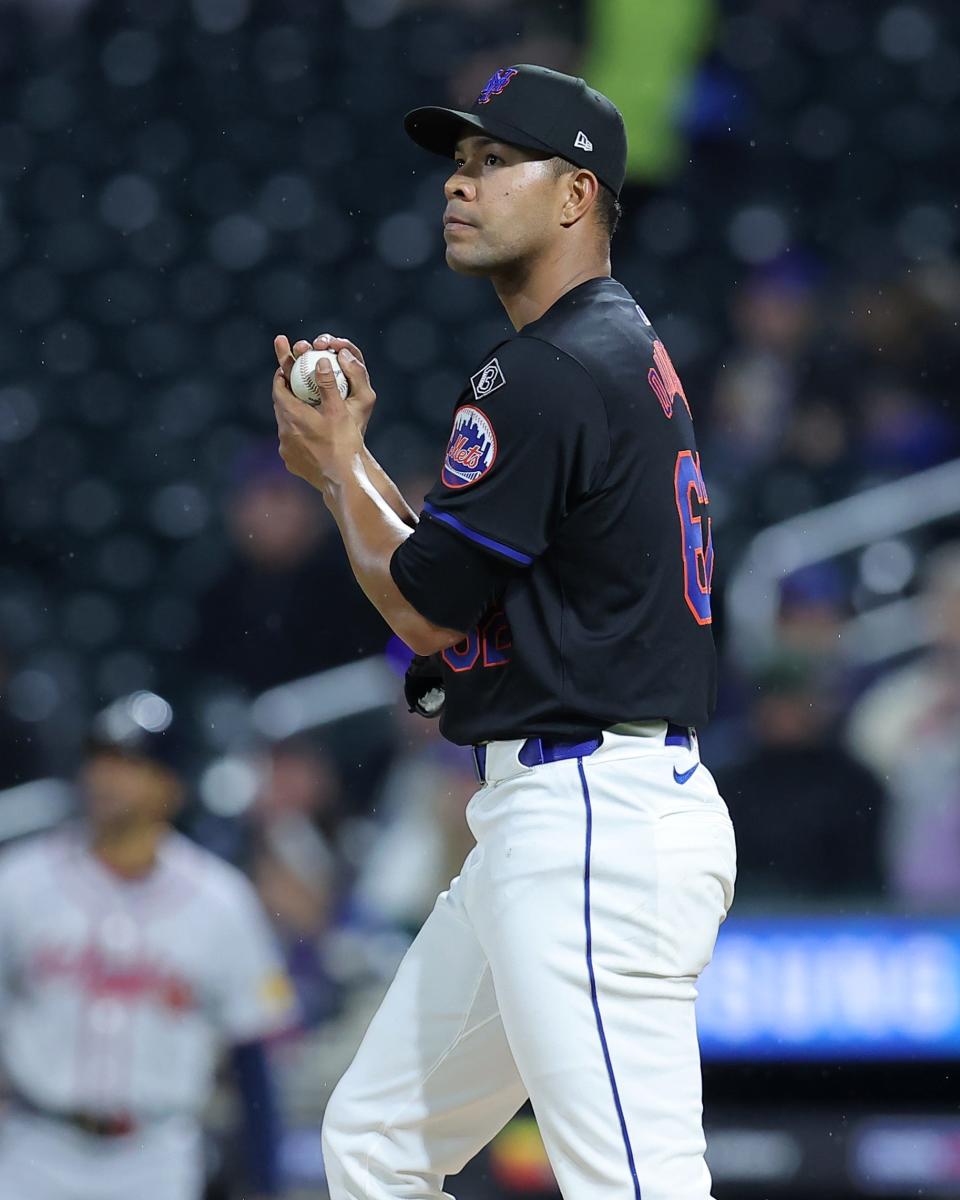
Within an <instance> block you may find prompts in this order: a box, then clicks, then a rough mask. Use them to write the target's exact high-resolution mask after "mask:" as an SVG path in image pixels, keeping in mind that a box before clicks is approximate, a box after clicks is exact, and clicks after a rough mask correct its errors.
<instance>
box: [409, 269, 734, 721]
mask: <svg viewBox="0 0 960 1200" xmlns="http://www.w3.org/2000/svg"><path fill="white" fill-rule="evenodd" d="M708 504H709V500H708V496H707V489H706V486H705V484H704V481H703V475H702V474H701V469H700V456H699V454H698V453H697V448H696V441H695V438H694V432H693V422H692V419H691V414H690V408H689V405H688V403H687V399H686V397H685V395H684V392H683V387H682V385H681V383H680V380H679V378H678V377H677V374H676V371H675V370H674V368H673V365H672V363H671V362H670V357H669V355H668V354H667V351H666V349H665V348H664V346H663V343H662V342H660V341H659V339H658V338H657V335H656V333H655V332H654V330H653V328H652V327H651V325H650V322H649V321H648V320H647V318H646V316H645V315H644V313H643V311H642V310H641V309H640V307H639V306H638V305H637V304H636V303H635V301H634V300H633V297H632V296H631V295H630V294H629V293H628V292H627V291H626V289H625V288H624V287H622V286H621V285H620V284H619V283H617V282H616V280H614V279H609V278H604V279H592V280H589V281H588V282H587V283H583V284H581V285H579V286H578V287H576V288H573V289H572V290H571V291H569V292H567V293H566V294H565V295H564V296H561V297H560V299H559V300H558V301H557V302H556V303H555V304H554V305H553V306H552V307H551V308H550V309H549V310H548V311H547V312H546V313H544V315H543V316H542V317H540V319H539V320H537V321H534V322H532V323H531V324H529V325H525V326H524V327H523V328H522V329H521V330H520V331H519V332H518V333H517V334H516V335H515V336H514V337H512V338H510V339H509V340H508V341H505V342H503V343H501V344H500V345H498V346H496V347H495V348H494V349H493V350H492V351H491V353H490V354H489V355H487V356H486V358H485V359H484V361H483V364H482V365H481V366H480V367H479V369H478V370H477V371H476V373H475V374H474V375H472V376H471V378H470V380H469V382H468V385H467V387H465V388H464V390H463V392H462V393H461V394H460V397H459V399H458V402H457V406H456V409H455V411H454V415H453V432H452V434H451V437H450V442H449V444H448V446H447V450H446V454H445V456H444V460H443V465H442V468H441V471H440V478H439V480H438V481H437V483H436V485H435V486H434V487H433V489H432V490H431V491H430V493H429V494H428V496H427V500H426V502H425V505H424V511H423V515H422V519H421V521H420V524H419V526H418V527H417V529H416V530H415V531H414V533H413V534H412V535H411V536H410V537H409V538H408V539H407V541H406V542H405V543H404V544H403V545H401V546H400V547H399V549H398V550H397V551H396V553H395V554H394V556H393V559H392V561H391V572H392V575H393V578H394V580H395V582H396V583H397V586H398V587H399V588H400V590H401V592H402V593H403V595H404V596H405V597H406V599H407V600H409V602H410V603H411V604H412V605H413V606H414V607H415V608H416V609H417V610H418V611H419V612H420V613H422V614H423V615H424V616H425V617H426V618H427V619H428V620H430V621H432V622H434V623H435V624H437V625H441V626H444V627H446V628H450V629H463V630H467V631H468V632H467V635H466V637H465V638H464V640H463V641H462V642H460V643H459V644H457V645H456V646H452V647H450V648H449V649H448V650H445V651H444V652H443V655H442V658H443V663H444V677H445V682H446V694H447V700H446V706H445V710H444V714H443V717H442V719H441V729H442V731H443V733H444V734H445V736H446V737H448V738H450V739H451V740H452V741H454V742H458V743H462V744H465V743H470V742H481V741H492V740H494V739H501V738H520V737H530V736H534V735H538V734H540V735H559V736H564V735H569V736H570V737H571V739H576V738H579V737H580V736H581V735H584V736H588V735H591V734H596V733H597V732H599V731H600V730H601V729H604V728H607V727H609V726H611V725H615V724H617V723H619V722H623V721H641V720H650V719H656V718H664V719H666V720H669V721H673V722H676V723H677V724H679V725H690V726H697V725H702V724H703V723H704V722H706V720H707V719H708V717H709V716H710V713H711V711H712V709H713V703H714V693H715V680H716V663H715V653H714V646H713V637H712V631H711V627H710V623H711V613H710V585H711V576H712V572H713V546H712V542H711V537H710V517H709V515H708V512H709V510H708Z"/></svg>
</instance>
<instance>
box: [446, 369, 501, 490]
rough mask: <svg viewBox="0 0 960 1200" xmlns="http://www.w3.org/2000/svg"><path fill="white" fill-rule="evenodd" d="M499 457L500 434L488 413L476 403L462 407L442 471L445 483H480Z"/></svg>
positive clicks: (455, 484) (461, 484)
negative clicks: (498, 437)
mask: <svg viewBox="0 0 960 1200" xmlns="http://www.w3.org/2000/svg"><path fill="white" fill-rule="evenodd" d="M488 390H490V389H488ZM496 457H497V435H496V434H495V433H494V432H493V426H492V425H491V424H490V419H489V417H488V416H487V415H486V413H484V412H481V410H480V409H479V408H476V407H475V406H474V405H472V404H465V405H463V407H462V408H458V409H457V411H456V413H455V414H454V417H453V432H452V433H451V434H450V441H449V443H448V444H447V453H446V455H445V456H444V459H443V469H442V470H441V472H440V478H441V479H442V480H443V482H444V484H445V485H446V486H447V487H448V488H464V487H468V486H469V485H470V484H471V483H476V482H477V480H478V479H482V478H483V476H484V475H486V473H487V472H488V471H489V470H490V468H491V467H492V466H493V464H494V461H495V460H496Z"/></svg>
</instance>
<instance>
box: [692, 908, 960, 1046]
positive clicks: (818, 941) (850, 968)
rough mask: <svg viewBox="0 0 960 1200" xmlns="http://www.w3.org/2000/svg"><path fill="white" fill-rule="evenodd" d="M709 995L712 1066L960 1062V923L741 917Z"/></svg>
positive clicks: (721, 952)
mask: <svg viewBox="0 0 960 1200" xmlns="http://www.w3.org/2000/svg"><path fill="white" fill-rule="evenodd" d="M699 992H700V999H699V1000H698V1001H697V1026H698V1029H699V1034H700V1045H701V1049H702V1051H703V1057H704V1058H705V1059H714V1060H719V1059H757V1058H762V1059H801V1058H819V1059H838V1058H844V1059H857V1058H881V1059H882V1058H890V1059H904V1058H954V1057H960V920H957V921H953V920H921V919H912V918H906V917H904V918H894V917H882V918H880V917H878V918H870V917H861V918H845V917H840V918H833V917H822V918H816V917H798V918H791V917H776V918H774V917H770V918H743V919H734V920H731V921H728V922H727V923H726V924H725V925H724V926H723V927H722V928H721V930H720V937H719V939H718V941H717V948H716V952H715V954H714V958H713V962H712V963H711V964H710V966H709V967H707V969H706V970H705V971H704V972H703V975H702V976H701V979H700V985H699Z"/></svg>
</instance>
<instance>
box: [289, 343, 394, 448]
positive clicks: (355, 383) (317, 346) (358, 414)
mask: <svg viewBox="0 0 960 1200" xmlns="http://www.w3.org/2000/svg"><path fill="white" fill-rule="evenodd" d="M274 348H275V350H276V353H277V361H278V362H279V364H280V367H281V369H282V370H283V373H284V375H285V376H286V377H287V379H289V378H290V370H291V368H292V367H293V364H294V361H295V360H296V359H298V358H299V357H300V355H301V354H304V353H305V352H306V351H307V350H332V351H333V352H334V354H336V356H337V362H338V363H339V364H340V368H341V370H342V371H343V373H344V375H345V376H346V377H347V383H348V384H349V385H350V391H349V392H348V393H347V407H348V408H349V409H350V412H351V413H352V414H353V418H354V420H355V421H356V422H357V425H358V426H359V428H360V432H361V433H366V431H367V424H368V422H369V421H370V414H371V413H372V412H373V406H374V405H375V404H376V402H377V394H376V392H375V391H374V390H373V388H372V387H371V385H370V376H369V375H368V374H367V367H366V363H365V362H364V358H363V352H362V351H361V350H360V348H359V347H358V346H355V345H354V344H353V342H351V341H349V340H348V339H347V338H341V337H335V336H334V335H333V334H332V333H321V334H319V335H318V336H317V337H315V338H314V339H313V344H312V345H311V344H310V342H308V341H305V340H303V341H299V342H296V343H295V344H294V346H293V347H292V348H291V346H290V343H289V341H288V340H287V339H286V338H285V337H279V338H277V339H276V341H275V343H274Z"/></svg>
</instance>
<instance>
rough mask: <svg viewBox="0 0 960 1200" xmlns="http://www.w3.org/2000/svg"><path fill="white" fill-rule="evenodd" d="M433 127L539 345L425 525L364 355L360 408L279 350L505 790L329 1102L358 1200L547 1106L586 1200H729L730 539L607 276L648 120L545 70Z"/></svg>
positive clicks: (316, 443) (551, 1130)
mask: <svg viewBox="0 0 960 1200" xmlns="http://www.w3.org/2000/svg"><path fill="white" fill-rule="evenodd" d="M405 126H406V130H407V132H408V133H409V134H410V136H411V137H412V138H413V140H414V141H415V142H417V143H419V144H420V145H421V146H423V147H425V148H426V149H428V150H432V151H435V152H437V153H439V154H442V155H445V156H447V157H448V158H449V159H450V160H451V161H450V175H449V178H448V180H447V182H446V185H445V193H446V210H445V212H444V218H443V221H444V227H443V233H444V238H445V242H446V259H447V263H448V265H449V266H450V267H451V268H452V269H453V270H455V271H459V272H462V273H464V274H472V275H485V276H487V277H488V278H489V279H490V280H491V282H492V283H493V285H494V288H495V289H496V292H497V295H498V296H499V298H500V300H501V302H502V303H503V306H504V308H505V309H506V312H507V315H508V316H509V318H510V321H511V323H512V325H513V326H514V328H515V330H516V333H515V335H514V336H513V337H510V338H509V339H507V340H505V341H503V342H502V343H500V344H499V345H497V346H495V347H493V348H492V349H491V350H490V351H489V352H488V353H487V354H486V355H484V357H483V358H482V359H480V360H479V361H478V363H477V369H476V370H475V371H474V372H473V373H472V374H471V376H470V378H469V379H468V380H467V382H466V384H465V386H464V388H463V391H462V392H461V393H460V396H459V397H458V399H457V401H456V404H455V407H454V412H453V428H452V432H451V435H450V441H449V444H448V446H447V449H446V453H445V455H444V458H443V461H442V465H441V468H440V474H439V478H438V480H437V482H436V484H435V486H434V487H433V489H432V491H431V492H430V493H429V495H428V497H427V500H426V502H425V504H424V506H423V512H422V513H421V514H420V519H419V520H418V519H417V518H416V517H415V516H414V514H412V513H411V512H410V511H409V509H408V507H407V506H406V504H405V503H404V502H403V500H402V498H401V497H400V495H399V493H398V492H397V490H396V489H395V488H394V487H393V485H392V484H391V482H390V480H389V479H388V478H387V477H386V476H385V475H384V473H383V472H382V471H381V470H380V468H379V467H378V466H377V464H376V462H375V461H374V459H373V458H372V457H371V456H370V454H369V452H368V451H367V450H366V448H365V446H364V443H363V436H362V435H363V429H364V426H365V422H366V419H367V417H368V416H369V412H370V409H371V407H372V404H373V400H374V394H373V392H372V390H371V387H370V383H369V381H368V378H367V373H366V369H365V367H364V364H363V360H362V356H361V355H360V353H359V351H358V350H357V348H356V347H355V346H353V345H352V344H351V343H350V342H348V341H346V340H344V339H342V338H334V337H329V336H327V337H321V338H320V339H318V340H317V341H316V342H315V343H314V345H315V346H316V347H317V348H322V347H328V348H332V349H335V350H336V351H337V353H338V361H339V362H340V363H341V365H342V367H343V369H344V371H345V373H346V375H347V378H348V380H349V382H350V388H351V393H352V394H351V395H349V396H348V398H347V400H346V401H341V400H340V397H339V393H338V392H337V389H336V386H335V384H334V381H333V378H332V372H331V371H330V369H329V364H328V362H327V361H326V360H321V362H320V364H319V366H318V368H317V377H318V379H319V381H320V385H321V388H322V403H321V405H320V407H319V408H314V407H310V406H308V405H305V404H303V403H301V402H300V401H299V400H297V399H296V398H295V397H294V396H293V394H292V392H291V391H290V389H289V386H288V383H287V378H286V376H287V374H288V372H289V369H290V366H291V363H292V361H293V357H294V355H298V354H299V353H301V352H303V350H305V349H308V348H309V346H308V344H307V343H306V342H298V343H297V344H296V345H295V346H294V347H293V348H292V349H291V347H290V345H289V342H288V341H287V339H286V338H279V339H278V340H277V343H276V350H277V354H278V358H279V361H280V364H281V369H280V370H279V371H278V372H277V374H276V376H275V380H274V389H273V398H274V406H275V410H276V415H277V421H278V427H279V432H280V450H281V454H282V456H283V458H284V460H285V462H286V464H287V466H288V468H289V469H290V470H291V471H293V472H294V473H295V474H298V475H301V476H303V477H304V478H305V479H307V480H308V481H310V482H311V483H312V484H313V485H314V486H316V487H317V488H319V489H320V490H321V491H322V493H323V495H324V498H325V500H326V503H327V505H328V506H329V508H330V511H331V512H332V513H333V515H334V517H335V518H336V521H337V523H338V525H339V528H340V532H341V534H342V537H343V541H344V545H345V547H346V550H347V553H348V555H349V557H350V561H351V564H352V566H353V570H354V572H355V574H356V577H357V579H358V581H359V582H360V584H361V586H362V587H363V589H364V591H365V592H366V594H367V596H368V597H369V598H370V600H371V601H372V602H373V603H374V604H375V605H376V607H377V608H378V609H379V610H380V612H381V613H382V614H383V616H384V618H385V619H386V620H387V622H388V623H389V624H390V625H391V626H392V628H393V629H394V630H395V632H396V633H397V634H398V635H399V636H400V637H402V638H403V639H404V640H405V641H406V642H407V643H408V644H409V645H410V646H411V647H412V648H413V649H414V650H415V651H416V652H417V653H418V655H419V656H420V659H419V660H418V669H417V670H416V671H415V672H414V674H413V676H412V677H411V680H410V691H411V693H412V694H413V695H414V698H415V699H418V702H419V704H420V706H421V707H422V708H424V710H425V711H430V710H432V709H434V708H435V707H436V703H437V702H438V698H439V695H440V693H441V691H445V697H446V698H445V704H444V706H443V714H442V718H441V730H442V732H443V733H444V734H445V735H446V736H447V737H448V738H451V739H452V740H453V741H454V742H458V743H463V744H469V745H472V746H473V747H474V756H475V760H476V765H477V772H478V775H479V779H480V787H479V789H478V791H477V792H476V794H475V795H474V796H473V797H472V799H471V800H470V802H469V805H468V808H467V820H468V823H469V825H470V829H471V831H472V832H473V834H474V837H475V839H476V846H475V848H474V849H473V850H472V851H471V852H470V854H469V855H468V856H467V859H466V861H465V863H464V865H463V869H462V871H461V873H460V875H459V876H458V878H457V879H455V880H454V882H453V883H452V884H451V886H450V888H449V890H448V891H446V892H444V893H443V894H442V895H441V896H440V898H439V899H438V901H437V904H436V907H435V908H434V910H433V912H432V913H431V915H430V917H429V918H428V919H427V921H426V923H425V924H424V927H423V929H422V930H421V932H420V934H419V935H418V937H417V938H416V940H415V942H414V943H413V945H412V947H411V949H410V951H409V953H408V955H407V957H406V959H405V960H404V962H403V964H402V965H401V967H400V969H399V972H398V974H397V977H396V979H395V981H394V983H393V984H392V986H391V988H390V989H389V991H388V994H387V996H386V998H385V999H384V1002H383V1005H382V1007H381V1009H380V1010H379V1012H378V1013H377V1015H376V1016H375V1017H374V1019H373V1021H372V1022H371V1024H370V1027H369V1029H368V1031H367V1033H366V1036H365V1038H364V1041H363V1044H362V1045H361V1047H360V1049H359V1051H358V1053H357V1055H356V1058H355V1059H354V1061H353V1063H352V1065H351V1066H350V1067H349V1069H348V1070H347V1072H346V1074H345V1075H344V1077H343V1079H342V1080H341V1081H340V1083H339V1085H338V1087H337V1089H336V1091H335V1093H334V1095H333V1096H332V1098H331V1100H330V1104H329V1107H328V1109H327V1113H326V1118H325V1123H324V1145H325V1162H326V1169H327V1172H328V1176H329V1185H330V1193H331V1196H332V1197H333V1200H387V1198H388V1197H389V1198H394V1197H396V1198H399V1197H414V1196H416V1197H417V1198H418V1200H428V1198H429V1200H439V1198H440V1197H443V1196H445V1195H446V1193H445V1192H444V1191H443V1181H444V1178H445V1176H446V1175H448V1174H453V1173H455V1172H457V1171H459V1170H460V1169H461V1168H462V1167H463V1165H464V1164H465V1163H466V1162H467V1161H468V1160H469V1159H470V1158H471V1157H472V1156H473V1155H474V1154H476V1152H477V1151H478V1150H479V1149H480V1148H481V1147H482V1146H483V1145H484V1144H485V1143H486V1142H488V1141H489V1140H490V1139H491V1138H492V1137H493V1135H494V1134H495V1133H496V1132H497V1131H498V1130H499V1129H500V1128H501V1127H502V1126H503V1125H504V1123H505V1122H506V1121H507V1120H508V1119H509V1118H510V1117H511V1116H512V1114H513V1113H514V1112H515V1111H516V1110H517V1108H518V1107H519V1106H520V1105H521V1104H522V1103H523V1102H524V1101H525V1100H526V1099H527V1098H528V1097H529V1099H530V1100H531V1102H532V1105H533V1108H534V1111H535V1113H536V1117H537V1120H538V1123H539V1126H540V1130H541V1132H542V1134H543V1139H544V1142H545V1145H546V1148H547V1152H548V1154H549V1157H550V1161H551V1163H552V1166H553V1169H554V1172H555V1174H556V1177H557V1180H558V1182H559V1185H560V1190H561V1192H562V1193H563V1195H564V1196H565V1197H566V1198H567V1200H640V1197H641V1196H642V1197H643V1200H707V1197H708V1196H709V1193H710V1175H709V1172H708V1170H707V1167H706V1164H705V1161H704V1137H703V1131H702V1120H701V1079H700V1063H699V1054H698V1046H697V1037H696V1029H695V1022H694V999H695V997H696V987H695V984H696V979H697V976H698V974H699V973H700V971H701V970H702V968H703V967H704V966H705V964H706V963H707V962H708V961H709V959H710V956H711V954H712V951H713V946H714V942H715V939H716V935H717V928H718V926H719V924H720V922H721V921H722V920H723V919H724V917H725V915H726V913H727V910H728V908H729V906H730V904H731V902H732V898H733V888H734V876H735V857H736V855H735V846H734V836H733V829H732V826H731V823H730V819H729V815H728V813H727V809H726V806H725V804H724V802H723V800H722V799H721V797H720V795H719V794H718V792H717V788H716V786H715V784H714V782H713V779H712V778H711V776H710V774H709V773H708V771H707V769H706V768H705V767H704V766H702V765H701V763H700V759H699V756H698V751H697V738H696V733H695V728H696V726H698V725H701V724H702V723H703V722H704V721H706V720H707V718H708V716H709V715H710V711H711V708H712V704H713V693H714V677H715V666H714V648H713V642H712V636H711V628H710V625H711V610H710V588H711V574H712V570H713V546H712V542H711V537H710V516H709V500H708V495H707V488H706V486H705V483H704V478H703V475H702V473H701V467H700V457H699V455H698V453H697V448H696V440H695V438H694V430H693V423H692V419H691V412H690V406H689V404H688V402H687V398H686V396H685V395H684V391H683V387H682V386H681V383H680V380H679V379H678V377H677V374H676V371H675V370H674V368H673V366H672V364H671V361H670V357H669V355H668V353H667V351H666V349H665V348H664V345H663V343H662V342H661V341H660V340H659V338H658V337H657V335H656V333H655V332H654V330H653V328H652V327H651V325H650V322H649V320H648V319H647V318H646V316H645V315H644V313H643V312H642V310H641V309H640V307H639V306H638V305H637V304H636V303H635V302H634V300H633V298H632V297H631V296H630V295H629V293H628V292H627V291H626V289H625V288H623V287H622V286H621V285H620V284H619V283H617V282H616V281H615V280H614V279H612V278H611V277H610V254H609V243H610V234H611V231H612V227H613V224H614V222H615V218H616V214H617V195H618V193H619V191H620V188H621V185H622V183H623V179H624V164H625V160H626V135H625V131H624V127H623V121H622V118H621V116H620V113H619V112H618V111H617V109H616V108H615V107H614V105H613V104H612V103H611V102H610V101H609V100H608V99H607V98H606V97H604V96H602V95H600V94H599V93H597V92H596V91H594V90H593V89H592V88H591V87H589V86H588V85H587V84H586V83H585V82H584V81H583V80H582V79H575V78H571V77H569V76H567V75H562V74H558V73H556V72H553V71H550V70H546V69H544V68H541V67H536V66H527V65H521V66H514V67H509V68H507V69H501V70H499V71H497V72H496V74H495V75H494V76H493V77H492V78H491V79H490V81H489V82H488V83H487V85H486V86H485V87H484V89H483V91H482V92H481V94H480V96H479V97H478V98H477V100H476V102H475V103H474V104H473V106H472V107H471V108H470V110H469V111H468V112H457V111H453V110H449V109H444V108H420V109H416V110H415V111H413V112H411V113H409V114H408V115H407V117H406V119H405ZM431 656H437V657H436V659H434V660H433V661H435V662H436V663H437V667H436V670H435V672H434V674H435V676H436V678H433V677H431V669H430V664H429V662H428V663H426V664H425V663H424V661H423V660H424V659H430V658H431Z"/></svg>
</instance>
